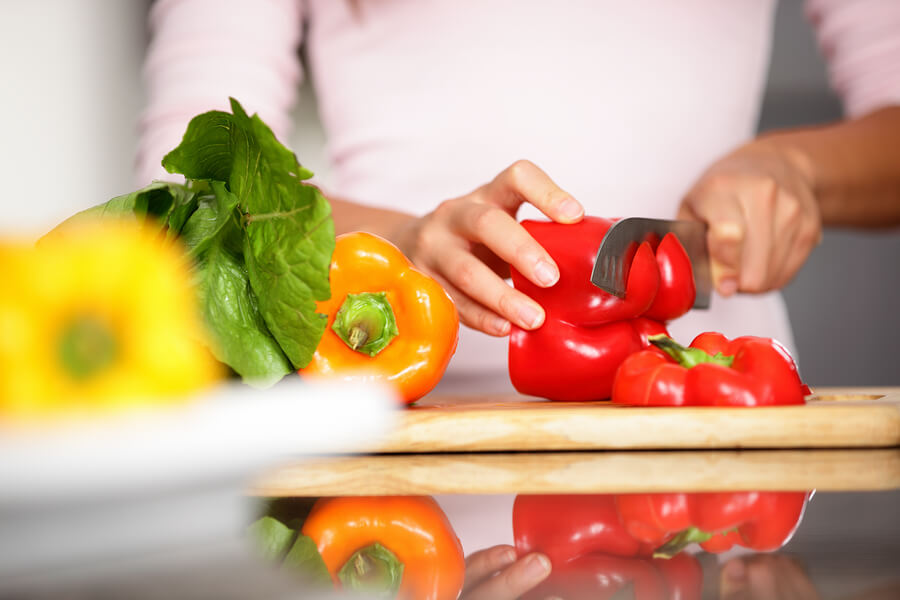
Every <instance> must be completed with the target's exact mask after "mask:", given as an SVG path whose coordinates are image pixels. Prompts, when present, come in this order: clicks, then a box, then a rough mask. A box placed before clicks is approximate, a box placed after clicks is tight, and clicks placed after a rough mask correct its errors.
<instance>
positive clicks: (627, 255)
mask: <svg viewBox="0 0 900 600" xmlns="http://www.w3.org/2000/svg"><path fill="white" fill-rule="evenodd" d="M667 233H672V234H674V235H675V237H677V238H678V241H679V242H681V245H682V246H684V249H685V251H687V255H688V258H690V260H691V266H692V267H693V271H694V285H695V286H696V287H697V297H696V298H695V300H694V308H709V299H710V295H711V293H712V275H711V273H710V263H709V251H708V249H707V247H706V225H705V224H704V223H700V222H699V221H667V220H665V219H645V218H643V217H629V218H627V219H621V220H619V221H616V223H615V224H613V226H612V227H610V228H609V231H607V232H606V235H605V236H603V241H601V242H600V248H599V249H598V250H597V259H596V260H595V261H594V269H593V270H592V271H591V283H593V284H594V285H596V286H597V287H599V288H600V289H602V290H605V291H607V292H609V293H610V294H613V295H614V296H618V297H619V298H624V297H625V282H626V281H628V269H629V267H630V266H631V260H630V259H631V257H633V256H634V252H635V251H636V250H637V247H638V245H640V243H641V242H644V241H653V240H656V241H657V242H658V241H659V240H661V239H662V238H663V236H665V235H666V234H667Z"/></svg>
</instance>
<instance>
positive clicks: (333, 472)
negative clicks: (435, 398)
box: [250, 448, 900, 496]
mask: <svg viewBox="0 0 900 600" xmlns="http://www.w3.org/2000/svg"><path fill="white" fill-rule="evenodd" d="M898 488H900V449H897V448H890V449H862V450H859V449H856V450H846V449H843V450H752V451H740V450H709V451H705V452H704V451H697V450H675V451H672V450H667V451H657V452H626V451H622V452H513V453H501V452H487V453H482V454H459V453H453V454H388V455H378V456H342V457H334V458H322V459H316V460H312V461H309V460H304V461H302V462H299V463H295V464H290V463H288V464H284V465H281V466H279V467H277V468H274V469H270V470H268V471H266V472H264V473H261V474H259V475H258V476H257V477H256V478H255V480H254V481H253V483H252V485H251V488H250V493H251V494H253V495H257V496H358V495H363V496H369V495H376V496H377V495H392V494H426V495H430V494H548V493H554V494H585V493H587V494H603V493H631V492H679V491H680V492H686V491H691V492H720V491H738V490H773V491H778V490H795V491H800V490H812V489H815V490H819V491H851V490H852V491H861V490H890V489H898Z"/></svg>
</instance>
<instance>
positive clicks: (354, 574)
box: [302, 496, 465, 600]
mask: <svg viewBox="0 0 900 600" xmlns="http://www.w3.org/2000/svg"><path fill="white" fill-rule="evenodd" d="M302 533H303V534H304V535H308V536H310V537H311V538H312V539H313V540H314V541H315V542H316V545H317V546H318V550H319V552H320V553H321V555H322V558H323V559H324V561H325V565H326V566H327V567H328V571H329V573H331V576H332V578H333V579H334V582H335V584H337V585H339V586H342V587H344V588H351V589H359V590H365V591H367V592H369V593H372V594H376V595H377V594H379V593H384V592H389V591H390V590H396V589H397V586H398V585H399V593H398V595H397V597H398V598H401V599H403V600H454V599H455V598H456V597H457V595H458V594H459V591H460V590H461V589H462V584H463V577H464V574H465V561H464V559H463V552H462V546H461V545H460V543H459V539H458V538H457V537H456V534H455V533H454V532H453V528H452V527H451V525H450V522H449V521H448V520H447V517H446V515H444V513H443V511H442V510H441V509H440V507H439V506H438V504H437V503H436V502H435V501H434V500H433V499H432V498H428V497H407V496H387V497H377V498H375V497H347V498H324V499H321V500H319V501H318V502H316V504H315V506H313V508H312V511H311V512H310V514H309V516H308V517H307V518H306V522H305V523H304V524H303V530H302ZM398 565H399V567H398ZM379 597H380V596H379ZM391 597H393V596H391Z"/></svg>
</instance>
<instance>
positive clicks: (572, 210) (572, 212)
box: [559, 198, 584, 221]
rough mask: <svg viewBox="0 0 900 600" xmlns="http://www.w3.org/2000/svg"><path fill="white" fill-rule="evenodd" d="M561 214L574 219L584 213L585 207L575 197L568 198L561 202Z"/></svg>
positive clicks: (571, 219)
mask: <svg viewBox="0 0 900 600" xmlns="http://www.w3.org/2000/svg"><path fill="white" fill-rule="evenodd" d="M559 214H560V215H562V216H563V217H564V218H565V219H567V220H569V221H574V220H575V219H577V218H579V217H581V215H583V214H584V209H583V208H582V207H581V205H580V204H578V202H576V201H575V200H574V199H572V198H566V199H565V200H563V201H562V202H560V203H559Z"/></svg>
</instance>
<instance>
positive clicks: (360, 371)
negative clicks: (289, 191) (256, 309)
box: [300, 232, 459, 403]
mask: <svg viewBox="0 0 900 600" xmlns="http://www.w3.org/2000/svg"><path fill="white" fill-rule="evenodd" d="M329 279H330V281H331V298H330V299H329V300H326V301H324V302H319V303H318V304H317V305H316V310H317V311H318V312H320V313H325V314H327V315H328V329H326V331H325V335H324V336H322V340H321V341H320V342H319V346H318V347H317V348H316V352H315V355H314V356H313V359H312V361H311V362H310V363H309V365H308V366H307V367H305V368H304V369H301V371H300V373H301V374H302V375H306V376H321V375H326V376H338V377H344V378H353V379H355V378H365V379H366V380H376V381H384V382H386V383H389V384H392V385H394V386H395V387H396V388H397V389H398V391H399V392H400V394H401V396H402V398H403V400H404V401H406V402H407V403H409V402H414V401H416V400H417V399H419V398H421V397H422V396H424V395H425V394H427V393H428V392H429V391H430V390H431V389H432V388H433V387H434V386H435V385H437V382H438V381H439V380H440V378H441V376H442V375H443V374H444V370H445V369H446V368H447V364H448V363H449V362H450V357H451V356H452V355H453V352H454V351H455V350H456V341H457V337H458V334H459V317H458V315H457V312H456V307H455V306H454V304H453V301H452V300H451V299H450V297H449V296H448V295H447V293H446V292H445V291H444V289H443V288H442V287H441V286H440V284H439V283H438V282H437V281H435V280H434V279H432V278H431V277H429V276H427V275H425V274H424V273H422V272H420V271H418V270H416V269H415V268H413V266H412V264H411V263H410V262H409V260H407V258H406V257H405V256H403V254H402V253H401V252H400V250H398V249H397V248H396V247H395V246H394V245H392V244H391V243H390V242H388V241H386V240H383V239H381V238H379V237H376V236H374V235H371V234H369V233H363V232H356V233H349V234H344V235H340V236H338V237H337V242H336V244H335V248H334V254H333V256H332V260H331V270H330V272H329Z"/></svg>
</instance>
